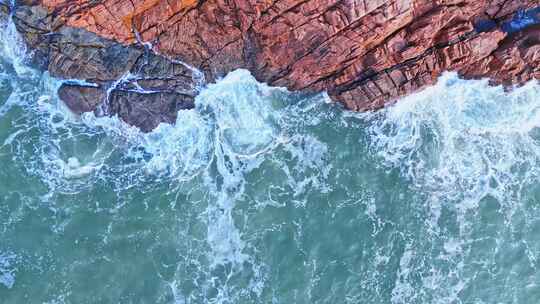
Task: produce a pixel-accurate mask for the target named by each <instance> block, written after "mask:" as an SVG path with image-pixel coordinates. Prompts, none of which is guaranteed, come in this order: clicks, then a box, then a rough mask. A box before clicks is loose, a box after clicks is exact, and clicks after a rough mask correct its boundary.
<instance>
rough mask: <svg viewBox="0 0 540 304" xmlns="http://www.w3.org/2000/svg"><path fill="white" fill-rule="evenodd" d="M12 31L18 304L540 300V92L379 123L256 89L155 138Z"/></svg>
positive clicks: (230, 96)
mask: <svg viewBox="0 0 540 304" xmlns="http://www.w3.org/2000/svg"><path fill="white" fill-rule="evenodd" d="M1 29H2V30H1V31H0V303H2V304H20V303H48V304H53V303H55V304H57V303H77V304H79V303H178V304H185V303H235V304H236V303H238V304H239V303H272V304H274V303H284V304H291V303H299V304H300V303H332V304H336V303H393V304H398V303H403V304H412V303H441V304H443V303H444V304H450V303H471V304H472V303H475V304H480V303H540V270H539V267H540V264H539V258H540V182H539V179H540V175H539V174H540V85H539V84H537V83H535V82H530V83H528V84H526V85H525V86H523V87H520V88H516V89H514V90H513V91H511V92H505V91H504V90H503V89H502V88H500V87H491V86H489V85H488V82H487V81H484V80H478V81H465V80H461V79H459V78H458V77H457V76H456V75H455V74H453V73H447V74H445V75H443V76H442V77H441V78H440V79H439V81H438V83H437V84H436V85H435V86H433V87H431V88H428V89H426V90H424V91H422V92H419V93H417V94H414V95H412V96H409V97H406V98H404V99H403V100H401V101H399V102H398V103H397V104H396V105H395V106H392V107H389V108H387V109H385V110H382V111H379V112H377V113H363V114H358V113H350V112H347V111H344V110H343V109H341V108H340V107H339V106H336V105H334V104H330V103H329V100H328V98H327V96H325V95H324V94H320V95H314V96H306V95H302V94H296V93H291V92H287V91H286V90H284V89H280V88H272V87H268V86H266V85H264V84H261V83H258V82H257V81H256V80H255V79H254V78H253V77H252V76H251V75H250V74H249V73H248V72H247V71H243V70H238V71H234V72H232V73H230V74H229V75H227V76H226V77H224V78H223V79H221V80H219V81H218V82H217V83H216V84H211V85H208V86H207V87H206V88H204V89H202V92H201V94H200V95H199V96H198V97H197V101H196V104H197V107H196V109H194V110H190V111H183V112H180V113H179V116H178V122H177V123H176V124H175V125H174V126H173V125H161V126H160V127H158V129H156V130H155V131H154V132H152V133H149V134H142V133H140V132H138V131H137V130H136V129H134V128H131V127H129V126H127V125H125V124H124V123H122V122H121V121H119V120H118V119H116V118H96V117H94V116H93V115H92V114H85V115H83V116H82V117H75V116H73V115H71V114H70V113H69V111H67V110H66V109H65V107H64V106H63V105H62V104H61V102H60V101H59V100H58V98H57V97H56V95H55V89H56V88H57V87H58V86H59V85H60V81H59V80H55V79H52V78H51V77H49V76H48V75H47V73H41V72H38V71H35V70H32V69H31V68H29V67H28V66H26V64H25V58H26V56H27V54H28V52H29V51H28V50H26V49H25V48H24V46H23V45H22V44H21V42H20V40H19V38H18V36H17V34H16V32H15V31H14V28H13V25H12V24H11V23H8V24H5V25H3V26H2V27H1Z"/></svg>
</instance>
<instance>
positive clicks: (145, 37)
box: [14, 0, 540, 131]
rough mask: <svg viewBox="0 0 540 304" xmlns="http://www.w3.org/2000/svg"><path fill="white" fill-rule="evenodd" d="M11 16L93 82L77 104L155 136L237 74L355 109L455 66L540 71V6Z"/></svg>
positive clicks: (399, 2) (43, 4)
mask: <svg viewBox="0 0 540 304" xmlns="http://www.w3.org/2000/svg"><path fill="white" fill-rule="evenodd" d="M14 19H15V21H16V24H17V26H18V29H19V30H20V31H21V32H22V33H23V34H24V36H25V38H26V40H27V41H28V44H29V45H30V47H32V48H33V49H34V50H36V52H35V56H34V58H35V62H36V64H38V65H40V66H42V67H43V68H47V69H48V70H49V71H51V73H52V74H53V75H55V76H58V77H63V78H74V79H82V80H84V81H85V82H86V83H89V85H86V86H85V85H82V86H81V84H76V85H75V84H67V85H65V86H64V87H63V88H62V89H61V92H60V93H61V94H60V96H61V97H62V99H64V100H65V101H66V102H67V104H68V105H69V106H70V107H71V108H72V109H73V110H74V111H77V112H82V111H90V110H96V109H100V111H102V114H116V113H118V114H119V115H120V117H122V118H123V119H124V120H126V121H127V122H128V123H131V124H134V125H137V126H139V127H141V128H142V129H143V130H146V131H147V130H151V129H152V128H153V127H155V126H156V125H157V123H158V122H160V121H165V122H171V121H174V118H175V115H176V114H175V113H176V111H177V110H178V109H182V108H190V107H192V106H193V98H194V96H195V95H196V94H197V88H199V87H200V85H202V84H203V83H204V79H206V80H207V81H213V80H215V79H216V78H217V77H220V76H222V75H224V74H226V73H227V72H229V71H231V70H233V69H237V68H246V69H249V70H250V71H251V72H252V73H253V75H254V76H255V77H256V78H257V79H258V80H260V81H264V82H267V83H269V84H270V85H275V86H285V87H288V88H289V89H292V90H303V91H308V92H316V91H322V90H326V91H328V93H329V95H330V96H331V97H332V98H333V99H334V100H335V101H337V102H340V103H343V104H344V105H345V107H346V108H348V109H351V110H357V111H362V110H370V109H377V108H380V107H382V106H384V105H385V104H387V103H391V102H393V101H394V100H396V99H397V98H399V97H401V96H403V95H405V94H408V93H411V92H414V91H416V90H418V89H419V88H422V87H424V86H426V85H430V84H432V83H433V82H434V81H435V80H436V78H437V77H438V76H439V75H440V74H441V73H442V72H443V71H446V70H454V71H457V72H458V73H459V74H460V75H461V76H462V77H465V78H480V77H489V78H490V79H492V81H493V83H497V84H504V85H512V84H521V83H523V82H525V81H527V80H530V79H533V78H536V79H538V78H540V0H227V1H224V0H175V1H166V0H34V1H19V3H18V5H17V7H16V10H15V18H14ZM180 60H181V61H180ZM184 62H185V63H184ZM192 67H193V68H192ZM197 71H201V73H202V74H203V75H201V73H197Z"/></svg>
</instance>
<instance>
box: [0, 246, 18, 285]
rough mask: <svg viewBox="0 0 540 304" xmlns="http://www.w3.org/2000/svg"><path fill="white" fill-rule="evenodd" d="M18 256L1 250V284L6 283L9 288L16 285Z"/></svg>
mask: <svg viewBox="0 0 540 304" xmlns="http://www.w3.org/2000/svg"><path fill="white" fill-rule="evenodd" d="M16 259H17V256H16V255H14V254H10V253H2V252H0V284H1V285H4V286H5V287H7V288H8V289H11V288H13V285H15V273H16V271H17V269H16V268H15V265H14V263H15V261H16Z"/></svg>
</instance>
